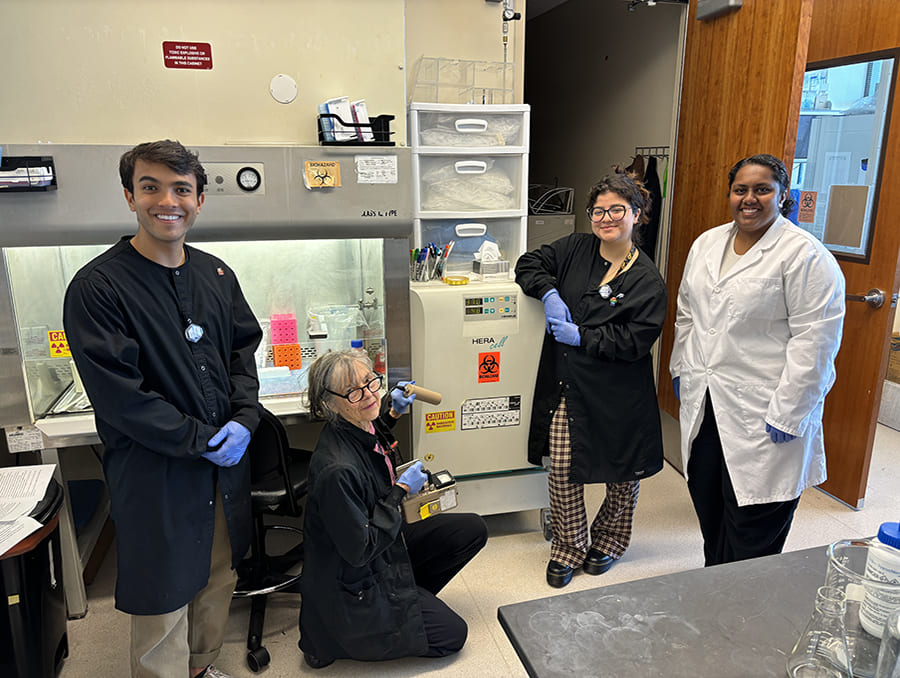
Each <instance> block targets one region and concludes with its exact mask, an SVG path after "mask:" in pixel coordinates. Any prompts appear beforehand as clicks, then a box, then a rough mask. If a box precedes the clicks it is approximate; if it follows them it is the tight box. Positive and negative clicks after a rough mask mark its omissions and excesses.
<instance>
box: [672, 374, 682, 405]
mask: <svg viewBox="0 0 900 678" xmlns="http://www.w3.org/2000/svg"><path fill="white" fill-rule="evenodd" d="M672 390H673V391H675V400H677V401H678V402H681V377H674V378H673V379H672Z"/></svg>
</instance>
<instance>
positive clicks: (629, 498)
mask: <svg viewBox="0 0 900 678" xmlns="http://www.w3.org/2000/svg"><path fill="white" fill-rule="evenodd" d="M649 207H650V205H649V194H648V192H647V191H646V189H644V187H643V186H642V184H641V183H640V182H639V181H637V180H635V179H633V178H631V177H630V176H628V175H621V174H615V175H609V176H606V177H603V178H602V179H601V180H600V181H599V182H598V183H597V184H596V185H595V186H594V187H593V188H592V189H591V192H590V195H589V198H588V203H587V212H588V215H589V216H590V219H591V230H592V233H573V234H571V235H568V236H566V237H564V238H561V239H559V240H557V241H556V242H554V243H552V244H550V245H543V246H541V247H540V248H539V249H537V250H534V251H533V252H528V253H526V254H524V255H522V256H521V257H520V258H519V261H518V263H517V265H516V282H518V283H519V285H520V286H521V287H522V290H523V291H524V292H525V294H527V295H528V296H531V297H535V298H537V299H540V300H541V301H543V302H544V313H545V316H546V329H547V333H546V335H545V336H544V346H543V349H542V351H541V358H540V364H539V366H538V375H537V383H536V384H535V394H534V407H533V409H532V416H531V429H530V432H529V437H528V461H530V462H531V463H532V464H541V463H542V460H543V458H544V457H547V456H549V457H550V475H549V489H550V521H551V526H552V528H553V542H552V544H551V549H550V562H549V564H548V565H547V583H548V584H550V586H554V587H557V588H561V587H563V586H565V585H566V584H568V583H569V581H571V579H572V575H573V573H574V571H575V570H576V569H578V568H580V567H581V568H583V570H584V571H585V572H586V573H587V574H592V575H598V574H602V573H604V572H606V571H607V570H608V569H609V568H610V567H611V566H612V564H613V563H614V562H615V561H616V560H618V559H619V558H621V557H622V554H624V553H625V549H626V548H628V544H629V542H630V540H631V526H632V520H633V518H634V510H635V506H636V505H637V497H638V490H639V487H640V480H641V479H642V478H647V477H649V476H651V475H653V474H654V473H656V472H658V471H659V470H660V469H661V468H662V464H663V449H662V429H661V425H660V417H659V406H658V404H657V400H656V385H655V381H654V377H653V361H652V358H651V355H650V349H651V347H652V346H653V342H655V341H656V339H657V338H658V337H659V335H660V332H661V331H662V326H663V321H664V320H665V316H666V286H665V283H664V282H663V279H662V276H660V274H659V271H658V270H657V268H656V266H655V265H654V264H653V261H652V260H651V258H650V257H649V256H647V255H646V254H645V253H644V252H643V251H642V250H641V249H640V248H639V247H638V246H637V245H636V244H635V243H634V235H635V230H636V229H637V228H638V226H639V225H640V224H642V223H645V222H646V221H647V219H648V217H647V212H648V210H649ZM586 483H606V498H605V500H604V502H603V505H602V506H601V507H600V510H599V511H598V513H597V514H596V517H595V518H594V520H593V521H592V522H591V524H590V526H588V522H587V514H586V512H585V506H584V485H585V484H586ZM588 537H590V548H589V544H588Z"/></svg>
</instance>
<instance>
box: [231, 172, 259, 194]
mask: <svg viewBox="0 0 900 678" xmlns="http://www.w3.org/2000/svg"><path fill="white" fill-rule="evenodd" d="M237 183H238V186H240V187H241V190H243V191H247V193H252V192H253V191H255V190H256V189H258V188H259V187H260V186H261V185H262V176H261V175H260V173H259V172H257V171H256V170H255V169H253V168H252V167H242V168H241V169H239V170H238V173H237Z"/></svg>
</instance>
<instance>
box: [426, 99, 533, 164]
mask: <svg viewBox="0 0 900 678" xmlns="http://www.w3.org/2000/svg"><path fill="white" fill-rule="evenodd" d="M410 126H411V132H412V134H411V139H412V144H413V147H414V148H415V149H417V150H419V151H425V150H427V149H442V150H443V151H452V150H457V151H460V152H465V151H473V150H478V149H490V152H491V153H497V152H500V153H502V152H508V153H527V152H528V129H529V107H528V106H527V105H517V106H516V105H510V106H490V105H484V106H482V105H477V104H473V105H468V104H463V105H458V106H452V105H446V104H422V103H412V104H410Z"/></svg>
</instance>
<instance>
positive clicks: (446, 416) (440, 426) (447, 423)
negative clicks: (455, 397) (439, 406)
mask: <svg viewBox="0 0 900 678" xmlns="http://www.w3.org/2000/svg"><path fill="white" fill-rule="evenodd" d="M455 430H456V410H445V411H443V412H426V413H425V433H444V432H446V431H455Z"/></svg>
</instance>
